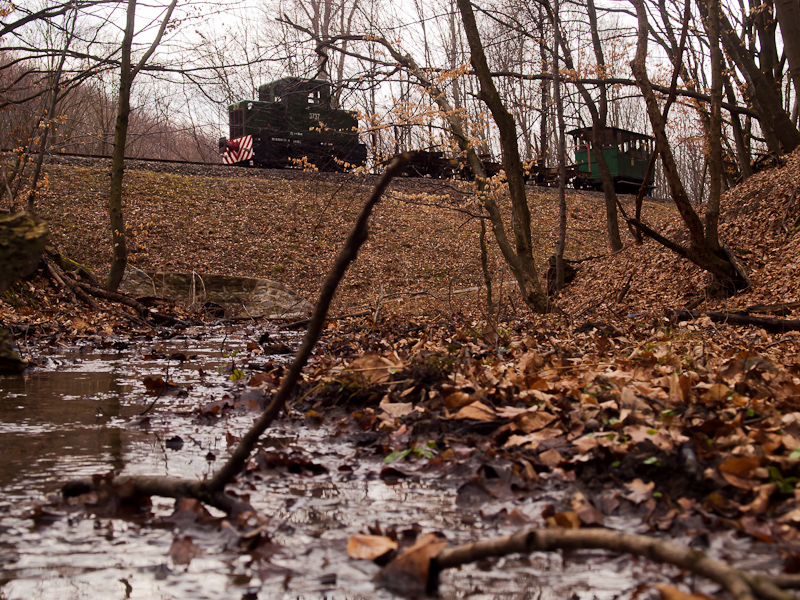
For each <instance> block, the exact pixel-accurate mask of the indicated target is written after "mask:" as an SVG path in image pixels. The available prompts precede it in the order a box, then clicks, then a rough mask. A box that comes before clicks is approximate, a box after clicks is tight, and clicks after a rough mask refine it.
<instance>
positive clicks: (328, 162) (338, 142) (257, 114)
mask: <svg viewBox="0 0 800 600" xmlns="http://www.w3.org/2000/svg"><path fill="white" fill-rule="evenodd" d="M330 89H331V88H330V83H328V82H327V81H322V80H319V79H310V80H309V79H300V78H297V77H287V78H284V79H279V80H277V81H273V82H272V83H267V84H264V85H262V86H260V87H259V88H258V101H256V100H242V101H239V102H236V103H234V104H231V105H230V106H229V107H228V118H229V126H230V139H229V140H226V139H225V138H222V139H220V141H219V146H220V152H221V154H222V162H223V163H225V164H229V165H252V166H259V167H267V168H274V169H281V168H286V167H291V166H297V165H305V164H313V165H315V166H316V167H317V168H318V169H320V170H326V171H334V170H336V171H338V170H345V169H348V168H351V167H354V166H358V165H363V164H364V162H365V161H366V159H367V147H366V146H365V145H364V144H361V143H360V142H359V141H358V119H357V118H356V114H355V113H354V112H352V111H348V110H340V109H337V108H332V106H331V91H330Z"/></svg>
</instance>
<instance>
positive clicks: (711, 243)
mask: <svg viewBox="0 0 800 600" xmlns="http://www.w3.org/2000/svg"><path fill="white" fill-rule="evenodd" d="M701 1H703V2H706V4H707V7H708V15H707V17H706V19H705V26H706V31H707V33H708V45H709V48H710V51H711V110H710V117H709V131H708V154H709V156H708V166H709V168H710V171H711V185H710V189H709V193H708V205H707V206H706V244H707V245H708V247H709V249H711V250H712V251H713V252H719V250H720V247H719V204H720V197H721V195H722V168H723V164H722V50H721V49H720V47H719V11H720V2H719V0H701Z"/></svg>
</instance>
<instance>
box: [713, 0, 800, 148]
mask: <svg viewBox="0 0 800 600" xmlns="http://www.w3.org/2000/svg"><path fill="white" fill-rule="evenodd" d="M699 7H700V10H701V13H705V11H706V5H705V2H700V3H699ZM719 16H720V35H721V40H722V45H723V47H724V48H725V51H726V52H727V54H728V56H730V57H731V59H732V60H733V62H734V64H735V65H736V67H737V68H738V69H739V71H741V72H742V74H743V75H744V77H745V81H746V82H747V87H746V93H747V96H748V98H749V99H750V101H751V102H752V103H753V106H754V107H755V109H756V111H757V112H758V115H759V121H760V122H761V127H762V129H763V130H764V136H765V137H766V139H767V145H768V146H769V148H770V151H772V152H775V153H777V154H784V153H789V152H792V151H793V150H794V149H795V148H797V147H798V146H800V132H798V130H797V127H795V125H794V123H792V121H791V119H790V118H789V115H788V114H787V113H786V111H785V110H784V109H783V106H782V103H781V95H780V89H779V88H778V87H776V86H775V85H774V84H773V83H771V82H770V80H771V79H772V77H771V74H770V76H769V77H768V76H767V75H766V74H765V73H763V72H762V70H761V69H759V67H758V66H757V65H756V62H755V60H753V55H752V53H751V52H750V51H748V49H747V48H746V47H745V45H744V44H743V43H742V40H741V39H739V36H738V35H737V34H736V32H735V31H734V30H733V27H732V26H731V24H730V21H729V20H728V17H727V16H726V15H725V13H724V12H722V11H720V12H719ZM703 17H707V15H706V14H703ZM792 34H794V35H796V32H792Z"/></svg>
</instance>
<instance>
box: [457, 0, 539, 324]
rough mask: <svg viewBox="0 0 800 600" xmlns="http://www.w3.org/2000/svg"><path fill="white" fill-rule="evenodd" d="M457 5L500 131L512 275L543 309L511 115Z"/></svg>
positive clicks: (468, 18) (467, 15)
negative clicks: (513, 257) (508, 201)
mask: <svg viewBox="0 0 800 600" xmlns="http://www.w3.org/2000/svg"><path fill="white" fill-rule="evenodd" d="M458 8H459V11H460V12H461V20H462V22H463V24H464V31H465V32H466V35H467V41H468V42H469V46H470V51H471V56H472V64H473V67H474V68H475V72H476V75H477V77H478V81H479V82H480V92H479V94H478V97H479V98H480V99H481V100H482V101H483V102H484V103H485V104H486V106H488V107H489V110H490V112H491V113H492V118H493V119H494V122H495V123H496V124H497V128H498V130H499V132H500V144H501V147H502V149H503V168H504V169H505V172H506V179H507V181H508V191H509V195H510V196H511V206H512V216H511V223H512V228H513V232H514V242H515V247H516V252H515V255H516V263H517V265H518V271H517V272H516V273H515V275H516V277H517V282H518V284H519V288H520V292H521V293H522V298H523V300H524V301H525V304H527V305H528V307H530V309H531V310H533V311H534V312H539V313H544V312H547V311H548V310H549V309H550V302H549V300H548V298H547V295H546V294H545V293H544V291H543V290H542V286H541V284H540V283H539V278H538V277H537V275H536V265H535V264H534V261H533V252H532V247H531V215H530V210H529V208H528V199H527V197H526V195H525V181H524V179H523V174H522V161H521V160H520V157H519V148H518V146H517V130H516V125H515V123H514V117H513V116H512V115H511V113H509V112H508V109H506V107H505V106H504V105H503V101H502V99H501V98H500V94H499V93H498V91H497V87H496V86H495V85H494V81H493V80H492V75H491V72H490V70H489V64H488V62H487V60H486V54H485V53H484V51H483V44H482V42H481V39H480V34H479V33H478V24H477V22H476V21H475V13H474V12H473V10H472V4H471V3H470V0H458ZM493 225H494V223H493Z"/></svg>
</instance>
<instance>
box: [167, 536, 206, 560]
mask: <svg viewBox="0 0 800 600" xmlns="http://www.w3.org/2000/svg"><path fill="white" fill-rule="evenodd" d="M201 554H203V551H202V550H201V549H200V548H198V547H197V546H195V545H194V542H193V541H192V538H191V537H190V536H188V535H185V536H183V537H176V538H175V539H174V540H172V545H171V546H170V547H169V550H167V556H171V557H172V561H173V562H174V563H175V564H176V565H188V564H189V563H190V562H192V559H193V558H195V557H197V556H200V555H201Z"/></svg>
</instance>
